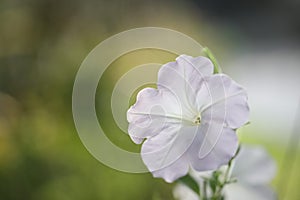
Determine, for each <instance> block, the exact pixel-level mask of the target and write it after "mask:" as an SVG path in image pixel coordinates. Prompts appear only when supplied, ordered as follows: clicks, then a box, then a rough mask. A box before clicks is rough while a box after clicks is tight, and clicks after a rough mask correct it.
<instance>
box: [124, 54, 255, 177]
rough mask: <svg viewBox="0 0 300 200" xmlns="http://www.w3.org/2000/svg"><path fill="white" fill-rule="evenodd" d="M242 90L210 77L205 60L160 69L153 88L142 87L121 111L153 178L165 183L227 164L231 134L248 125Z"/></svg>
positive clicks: (233, 142) (233, 146)
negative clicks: (193, 172)
mask: <svg viewBox="0 0 300 200" xmlns="http://www.w3.org/2000/svg"><path fill="white" fill-rule="evenodd" d="M248 115H249V108H248V104H247V94H246V92H245V90H244V89H243V88H242V87H240V86H239V85H238V84H237V83H235V82H234V81H233V80H232V79H231V78H229V77H228V76H227V75H225V74H213V64H212V63H211V61H210V60H209V59H208V58H205V57H196V58H193V57H190V56H186V55H181V56H179V57H178V58H177V59H176V62H170V63H167V64H165V65H163V66H162V67H161V69H160V70H159V73H158V83H157V89H154V88H145V89H143V90H141V91H140V92H139V93H138V95H137V101H136V103H135V104H134V105H133V106H131V107H130V109H129V110H128V111H127V120H128V122H129V127H128V132H129V135H130V137H131V139H132V140H133V141H134V142H135V143H137V144H140V143H142V142H143V141H144V140H145V139H146V140H145V141H144V143H143V145H142V149H141V156H142V159H143V161H144V163H145V165H146V166H147V168H148V169H149V171H150V172H151V173H152V174H153V176H154V177H162V178H164V179H165V180H166V181H167V182H173V181H174V180H176V179H178V178H179V177H182V176H184V175H186V174H187V173H188V170H189V167H192V168H193V169H195V170H197V171H204V170H214V169H217V168H218V167H220V166H221V165H224V164H226V163H228V161H229V160H230V159H231V157H232V156H233V155H234V154H235V152H236V150H237V147H238V139H237V136H236V133H235V129H237V128H239V127H241V126H242V125H244V124H245V123H246V122H247V121H248Z"/></svg>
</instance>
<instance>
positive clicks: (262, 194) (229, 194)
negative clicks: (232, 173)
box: [224, 183, 277, 200]
mask: <svg viewBox="0 0 300 200" xmlns="http://www.w3.org/2000/svg"><path fill="white" fill-rule="evenodd" d="M224 194H225V199H228V200H241V199H243V200H253V199H255V200H275V199H277V196H276V194H275V192H274V191H273V190H272V189H270V188H269V187H267V186H250V187H249V186H247V185H243V184H239V183H233V184H228V185H226V186H225V188H224Z"/></svg>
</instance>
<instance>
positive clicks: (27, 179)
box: [0, 0, 300, 200]
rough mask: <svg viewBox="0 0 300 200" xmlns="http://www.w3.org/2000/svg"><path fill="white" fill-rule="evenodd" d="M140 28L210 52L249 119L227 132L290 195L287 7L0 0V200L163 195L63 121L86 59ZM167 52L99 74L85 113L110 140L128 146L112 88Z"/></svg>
mask: <svg viewBox="0 0 300 200" xmlns="http://www.w3.org/2000/svg"><path fill="white" fill-rule="evenodd" d="M143 26H159V27H165V28H171V29H174V30H177V31H180V32H183V33H185V34H187V35H189V36H191V37H193V38H194V39H195V40H197V41H198V42H199V43H201V44H202V45H204V46H208V47H209V48H210V49H211V50H212V51H213V52H214V54H215V55H216V57H217V59H218V61H219V63H220V64H221V67H222V69H223V71H224V72H225V73H227V74H229V75H230V76H232V77H233V78H234V79H235V80H236V81H237V82H239V83H240V84H242V85H243V86H244V87H245V88H246V89H247V90H248V92H249V102H250V106H251V112H252V113H251V123H250V125H247V126H246V127H244V128H242V129H241V130H239V136H240V138H241V140H242V141H243V142H245V143H251V144H260V145H264V146H265V148H266V149H267V150H268V151H269V152H270V154H271V155H272V156H273V157H274V159H275V160H276V162H277V164H278V174H277V176H276V178H275V179H274V181H273V183H272V186H273V187H274V188H275V190H276V191H277V192H278V195H279V199H299V198H300V191H299V189H298V188H299V184H300V172H299V170H298V169H299V164H300V160H299V159H300V158H299V155H300V154H299V146H298V142H299V134H300V133H299V131H300V128H299V120H300V116H299V115H300V114H299V113H300V111H299V110H300V107H299V97H300V93H299V85H300V79H299V75H300V73H299V72H300V66H299V63H300V1H297V0H286V1H279V0H260V1H256V0H252V1H250V0H248V1H238V0H228V1H223V0H185V1H184V0H172V1H171V0H164V1H154V0H146V1H140V0H110V1H104V0H97V1H96V0H87V1H79V0H74V1H67V0H60V1H58V0H22V1H21V0H1V1H0V199H3V200H18V199H28V200H39V199H44V200H53V199H58V200H69V199H72V200H77V199H78V200H79V199H91V200H94V199H101V200H110V199H124V200H126V199H128V200H129V199H145V200H165V199H173V197H172V185H170V184H166V183H165V182H164V181H163V180H161V179H154V178H152V176H151V174H149V173H148V174H126V173H123V172H118V171H116V170H114V169H110V168H108V167H106V166H105V165H103V164H101V163H100V162H98V161H97V160H96V159H95V158H93V157H92V156H91V155H90V154H89V152H88V151H87V150H86V148H85V147H84V146H83V144H82V143H81V141H80V139H79V137H78V134H77V132H76V130H75V126H74V122H73V118H72V106H71V105H72V87H73V82H74V79H75V76H76V72H77V70H78V69H79V66H80V64H81V62H82V61H83V59H84V58H85V57H86V55H87V54H88V53H89V52H90V51H91V50H92V49H93V48H94V47H95V46H96V45H97V44H98V43H99V42H101V41H103V40H104V39H106V38H108V37H110V36H111V35H113V34H116V33H119V32H121V31H124V30H127V29H131V28H136V27H143ZM175 57H176V56H175V55H172V54H168V53H166V52H162V51H158V50H141V51H137V52H132V53H129V54H127V55H124V56H122V57H120V58H119V59H118V60H116V61H115V62H114V63H113V64H112V65H111V66H110V67H109V68H108V70H107V71H106V72H105V74H104V76H103V77H102V78H101V80H100V82H101V83H102V84H101V87H99V88H98V91H97V99H96V101H97V112H98V113H101V114H102V115H103V116H107V117H105V118H104V119H103V120H101V121H100V123H101V125H102V126H103V128H104V130H106V133H107V136H108V137H109V138H110V139H111V140H112V141H113V142H114V143H115V144H116V145H118V146H120V147H122V148H124V149H127V150H131V151H138V150H139V147H138V146H137V145H134V144H133V143H132V142H131V141H130V139H129V137H128V136H127V135H126V134H123V133H122V131H121V130H120V129H119V128H118V127H117V126H116V124H115V123H114V121H113V118H112V114H111V110H110V106H108V105H110V97H111V92H112V89H113V86H114V84H115V83H116V81H117V80H118V79H119V78H120V76H122V74H124V73H125V72H126V70H128V69H130V68H132V67H134V66H136V65H139V64H143V63H148V62H160V63H165V62H169V61H172V60H174V58H175ZM297 113H298V114H297ZM297 115H298V117H297Z"/></svg>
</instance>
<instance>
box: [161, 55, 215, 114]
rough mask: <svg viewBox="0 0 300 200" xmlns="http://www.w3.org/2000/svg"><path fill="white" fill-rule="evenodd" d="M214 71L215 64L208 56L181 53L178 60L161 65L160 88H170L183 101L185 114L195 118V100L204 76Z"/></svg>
mask: <svg viewBox="0 0 300 200" xmlns="http://www.w3.org/2000/svg"><path fill="white" fill-rule="evenodd" d="M212 73H213V64H212V63H211V61H210V60H209V59H208V58H205V57H196V58H193V57H191V56H187V55H181V56H179V57H178V58H176V62H170V63H167V64H165V65H163V66H162V67H161V69H160V70H159V73H158V83H157V85H158V88H165V89H168V90H170V91H171V92H172V93H174V95H176V96H177V97H178V99H179V100H180V102H181V103H182V109H183V115H184V117H186V118H193V117H195V115H197V114H198V113H197V110H196V109H195V105H194V101H195V99H196V92H197V90H199V88H200V87H201V84H202V82H203V79H204V77H206V76H210V75H211V74H212Z"/></svg>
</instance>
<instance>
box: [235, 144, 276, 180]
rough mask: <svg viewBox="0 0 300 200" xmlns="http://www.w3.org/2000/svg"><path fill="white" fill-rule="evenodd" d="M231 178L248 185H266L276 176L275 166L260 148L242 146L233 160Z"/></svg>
mask: <svg viewBox="0 0 300 200" xmlns="http://www.w3.org/2000/svg"><path fill="white" fill-rule="evenodd" d="M235 163H236V164H235V165H234V167H233V169H232V176H233V177H237V178H238V180H239V182H242V183H245V184H248V185H259V184H268V183H269V182H270V181H271V180H272V179H273V178H274V176H275V174H276V164H275V162H274V160H273V159H272V158H271V157H270V156H269V154H268V153H267V152H266V151H265V150H264V149H263V148H261V147H256V146H254V147H250V146H247V145H243V146H242V147H241V150H240V152H239V154H238V156H237V158H236V160H235Z"/></svg>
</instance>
